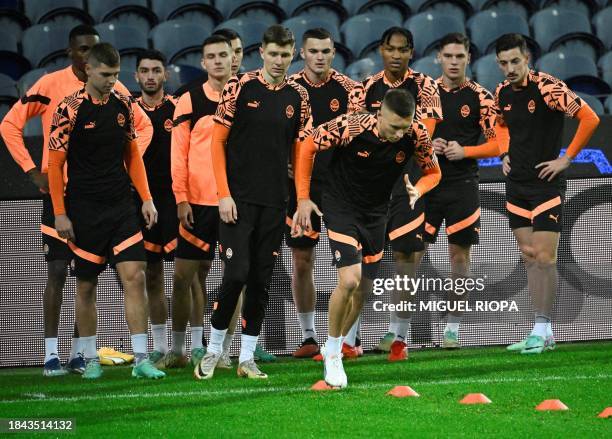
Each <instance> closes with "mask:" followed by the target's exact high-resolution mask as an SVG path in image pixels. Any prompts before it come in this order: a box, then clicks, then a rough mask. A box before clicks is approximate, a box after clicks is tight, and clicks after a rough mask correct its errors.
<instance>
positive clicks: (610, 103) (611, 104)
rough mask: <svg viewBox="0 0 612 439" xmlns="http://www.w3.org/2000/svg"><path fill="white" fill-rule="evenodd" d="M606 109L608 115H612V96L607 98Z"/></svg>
mask: <svg viewBox="0 0 612 439" xmlns="http://www.w3.org/2000/svg"><path fill="white" fill-rule="evenodd" d="M605 107H606V110H608V114H612V95H610V96H608V97H607V98H606V102H605Z"/></svg>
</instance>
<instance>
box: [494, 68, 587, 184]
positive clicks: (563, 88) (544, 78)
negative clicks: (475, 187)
mask: <svg viewBox="0 0 612 439" xmlns="http://www.w3.org/2000/svg"><path fill="white" fill-rule="evenodd" d="M495 102H496V107H497V108H496V110H497V111H499V112H500V114H501V121H500V122H501V123H502V124H503V125H506V126H507V127H508V132H509V135H510V145H509V150H508V154H509V156H510V174H509V175H508V178H509V179H511V180H513V181H517V182H539V183H541V184H553V185H555V184H560V183H561V182H562V181H563V177H562V176H561V175H559V176H557V177H556V178H555V179H554V180H553V181H552V182H551V183H548V182H547V181H545V180H541V179H539V178H538V174H539V173H540V169H536V167H535V166H536V165H537V164H539V163H541V162H545V161H549V160H554V159H556V158H557V157H559V152H560V150H561V146H562V140H563V123H564V118H565V115H568V116H570V117H574V116H577V115H578V113H579V112H580V110H581V108H583V107H585V106H586V104H585V103H584V102H583V101H582V99H580V97H578V96H577V95H576V94H575V93H574V92H573V91H571V90H570V89H569V88H568V87H567V85H566V84H565V83H564V82H563V81H561V80H559V79H557V78H555V77H553V76H551V75H548V74H546V73H543V72H536V71H530V72H529V73H528V75H527V77H526V78H525V82H524V83H523V84H522V86H521V87H520V89H518V90H514V89H513V88H512V86H511V84H510V83H509V82H508V81H504V82H502V83H501V84H499V86H498V87H497V90H496V92H495ZM589 137H590V136H589ZM587 140H588V139H587ZM585 143H586V140H585ZM576 153H577V151H576Z"/></svg>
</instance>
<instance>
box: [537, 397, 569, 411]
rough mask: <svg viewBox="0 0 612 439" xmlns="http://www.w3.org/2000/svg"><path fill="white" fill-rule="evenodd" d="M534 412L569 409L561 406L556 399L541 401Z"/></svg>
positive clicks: (563, 405)
mask: <svg viewBox="0 0 612 439" xmlns="http://www.w3.org/2000/svg"><path fill="white" fill-rule="evenodd" d="M536 410H540V411H548V410H569V407H568V406H566V405H565V404H563V403H562V402H561V401H559V400H558V399H547V400H545V401H542V402H541V403H540V404H538V406H537V407H536Z"/></svg>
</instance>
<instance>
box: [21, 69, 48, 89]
mask: <svg viewBox="0 0 612 439" xmlns="http://www.w3.org/2000/svg"><path fill="white" fill-rule="evenodd" d="M51 71H52V70H50V69H48V68H41V69H34V70H30V71H29V72H28V73H26V74H24V75H23V76H22V77H21V78H19V81H17V91H18V92H19V96H24V95H25V94H26V93H27V91H28V90H29V89H30V88H31V87H32V86H33V85H34V84H35V83H36V81H38V80H39V79H40V78H41V77H42V76H43V75H46V74H47V73H49V72H51Z"/></svg>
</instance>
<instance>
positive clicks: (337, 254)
mask: <svg viewBox="0 0 612 439" xmlns="http://www.w3.org/2000/svg"><path fill="white" fill-rule="evenodd" d="M341 257H342V256H341V255H340V250H336V251H335V252H334V258H336V261H338V262H340V258H341Z"/></svg>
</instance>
